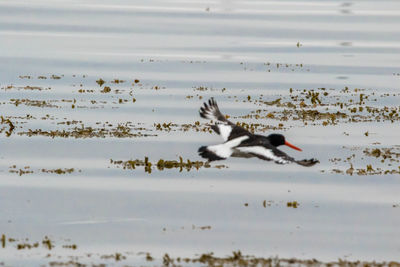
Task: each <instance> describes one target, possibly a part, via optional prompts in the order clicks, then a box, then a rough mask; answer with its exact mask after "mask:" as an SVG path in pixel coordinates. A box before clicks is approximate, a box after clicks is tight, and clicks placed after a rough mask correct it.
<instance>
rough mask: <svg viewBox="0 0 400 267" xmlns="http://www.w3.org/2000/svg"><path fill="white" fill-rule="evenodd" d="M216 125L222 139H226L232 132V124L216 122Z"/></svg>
mask: <svg viewBox="0 0 400 267" xmlns="http://www.w3.org/2000/svg"><path fill="white" fill-rule="evenodd" d="M217 127H218V130H219V134H220V135H221V137H222V139H223V140H224V141H226V140H228V137H229V135H230V134H231V132H232V126H231V125H227V124H218V125H217Z"/></svg>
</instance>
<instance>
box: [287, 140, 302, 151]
mask: <svg viewBox="0 0 400 267" xmlns="http://www.w3.org/2000/svg"><path fill="white" fill-rule="evenodd" d="M285 145H287V146H288V147H291V148H293V149H296V150H298V151H301V149H300V148H298V147H297V146H294V145H292V144H291V143H289V142H287V141H285Z"/></svg>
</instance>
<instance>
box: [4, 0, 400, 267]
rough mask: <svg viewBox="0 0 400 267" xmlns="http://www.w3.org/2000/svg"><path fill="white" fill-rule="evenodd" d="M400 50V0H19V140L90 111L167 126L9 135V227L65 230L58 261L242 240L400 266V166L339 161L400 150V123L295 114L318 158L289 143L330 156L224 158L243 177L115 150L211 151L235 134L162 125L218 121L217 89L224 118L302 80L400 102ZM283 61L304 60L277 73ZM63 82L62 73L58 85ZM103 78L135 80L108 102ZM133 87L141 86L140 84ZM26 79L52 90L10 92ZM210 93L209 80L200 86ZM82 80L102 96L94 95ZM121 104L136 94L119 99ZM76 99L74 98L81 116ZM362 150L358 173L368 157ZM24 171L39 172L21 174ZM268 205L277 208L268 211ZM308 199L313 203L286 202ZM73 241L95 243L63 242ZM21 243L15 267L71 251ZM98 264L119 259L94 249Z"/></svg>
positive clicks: (10, 250)
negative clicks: (204, 109) (207, 116)
mask: <svg viewBox="0 0 400 267" xmlns="http://www.w3.org/2000/svg"><path fill="white" fill-rule="evenodd" d="M298 42H299V43H300V44H301V46H300V47H297V46H296V44H297V43H298ZM399 52H400V2H398V1H228V0H226V1H204V2H203V1H4V0H3V1H1V2H0V87H2V88H3V89H1V91H0V115H2V116H22V117H25V116H26V115H27V114H30V115H32V116H33V117H35V118H36V119H31V120H26V119H21V120H20V121H21V122H25V123H23V124H16V127H17V128H16V131H17V132H18V131H27V130H28V129H43V130H47V129H61V130H62V129H66V126H64V125H59V124H57V123H58V122H63V121H65V120H82V121H83V123H84V124H85V125H86V126H96V122H102V123H104V122H106V121H108V122H111V123H112V124H113V125H116V124H117V123H119V122H127V121H130V122H132V123H133V124H135V125H136V124H138V123H143V126H144V127H147V128H149V129H152V130H151V131H150V132H148V133H152V134H157V136H154V137H137V138H110V137H107V138H87V139H75V138H54V139H53V138H50V137H36V136H33V137H27V136H25V135H23V136H20V135H17V134H15V133H14V134H12V135H11V136H10V137H6V135H5V133H4V132H2V133H1V134H0V213H1V216H0V229H1V232H0V234H5V235H7V236H8V237H14V238H20V239H21V238H29V239H30V240H31V241H35V240H42V238H43V237H44V236H49V237H51V238H52V239H53V240H55V242H56V245H58V247H57V248H56V252H54V255H62V256H63V257H64V258H63V259H66V258H67V256H69V255H84V254H85V253H100V254H101V253H106V254H110V253H114V252H135V253H137V252H139V251H146V252H150V253H151V254H152V255H153V256H157V257H160V256H161V255H162V254H163V253H170V254H171V255H173V256H193V255H195V254H198V253H205V252H214V253H215V254H216V255H220V256H224V255H228V254H230V253H231V252H232V251H233V250H238V249H240V250H241V251H242V252H243V253H245V254H251V255H257V256H263V257H269V256H279V257H297V258H307V259H309V258H317V259H319V260H336V259H338V258H346V259H355V260H378V261H381V260H386V261H387V260H399V259H400V257H399V256H398V255H400V230H399V229H400V228H399V223H400V207H393V205H398V204H400V195H399V189H400V177H399V174H392V175H370V176H358V175H353V176H349V175H346V174H335V173H332V172H331V170H332V169H333V168H336V167H337V166H336V165H334V164H333V163H332V162H331V161H329V159H332V158H335V157H342V158H345V157H348V156H350V155H351V154H352V153H357V155H361V154H362V153H361V151H362V150H363V149H365V148H370V147H373V143H376V142H380V146H381V147H390V146H393V145H398V140H399V131H400V127H399V125H398V121H397V122H395V123H391V122H388V121H386V122H364V123H356V124H350V123H342V124H338V125H329V126H326V127H324V126H321V125H317V126H312V125H309V126H306V127H304V126H302V124H301V123H299V122H298V121H291V120H289V121H288V122H285V123H284V124H285V125H286V126H290V128H289V129H287V130H285V131H280V132H283V133H284V134H285V135H286V136H287V138H288V140H290V141H291V142H292V143H294V144H296V145H298V146H299V147H301V148H302V149H303V150H304V152H302V153H299V152H295V151H294V150H292V151H289V150H288V149H284V150H285V151H286V152H288V153H290V154H291V155H293V156H295V157H297V158H310V157H317V158H318V159H319V160H320V161H321V163H320V164H319V165H316V166H315V167H312V168H303V167H300V166H295V165H287V166H280V165H276V164H272V163H269V162H263V161H260V160H257V159H247V160H246V159H229V160H227V161H225V162H221V164H225V165H227V166H228V168H226V169H216V168H210V169H200V170H199V171H193V170H192V171H190V172H186V171H183V172H182V173H180V172H178V171H177V170H167V171H162V172H160V171H157V170H154V171H153V173H152V174H150V175H149V174H147V173H145V172H144V170H143V169H142V168H139V169H137V170H122V169H120V168H116V167H115V166H113V165H112V164H110V159H114V160H129V159H143V158H144V157H145V156H148V157H149V158H150V159H151V160H153V161H157V160H158V159H160V158H164V159H177V158H178V156H182V157H183V158H184V159H190V160H201V159H200V157H198V156H197V149H198V147H199V146H200V145H205V144H214V143H217V142H219V141H220V139H219V137H218V136H217V135H215V134H209V133H201V132H195V131H192V130H190V131H188V132H183V131H179V130H177V131H171V132H160V131H155V130H154V127H153V124H154V123H163V122H174V123H179V124H182V123H188V124H194V122H195V121H200V122H202V123H204V122H205V121H204V120H202V119H200V118H199V116H198V109H199V107H200V105H201V104H202V102H203V101H205V100H206V99H208V98H209V97H211V96H213V97H215V98H216V99H217V101H218V103H219V105H220V107H221V109H222V110H223V111H224V112H225V113H227V114H229V115H231V116H240V115H245V114H248V113H249V112H251V111H253V110H255V109H256V108H258V107H257V106H255V105H254V104H252V103H249V102H243V101H242V100H245V99H247V96H248V95H250V96H251V97H252V98H253V99H254V98H258V97H259V96H260V95H263V96H262V97H263V98H265V99H267V100H273V99H275V98H276V97H277V96H279V95H283V96H288V94H289V88H293V89H313V88H321V87H326V88H333V89H335V90H340V89H342V88H344V87H346V86H347V87H349V88H366V89H368V90H372V91H373V92H376V93H377V94H383V93H387V92H388V93H389V92H390V93H392V94H393V93H395V94H398V93H399V89H400V88H399V84H400V76H399V75H398V73H399V72H400V54H399ZM265 63H271V65H270V66H268V65H265ZM277 63H281V64H293V65H294V66H295V65H296V64H302V67H285V65H283V66H280V67H279V68H277V67H275V65H276V64H277ZM268 69H269V70H270V72H268ZM52 74H55V75H60V76H61V75H62V77H61V79H58V80H54V79H49V77H50V76H51V75H52ZM20 75H30V76H32V78H31V79H21V78H19V76H20ZM40 75H44V76H46V77H48V78H47V79H45V80H42V79H38V78H37V77H38V76H40ZM73 75H76V76H73ZM83 75H85V76H83ZM99 78H102V79H104V80H106V81H110V80H112V79H115V78H118V79H122V80H126V81H127V82H126V83H123V84H118V85H116V84H110V83H108V84H106V85H109V86H110V87H111V88H112V89H116V88H118V89H120V90H121V94H115V93H111V94H102V93H100V92H99V90H100V87H99V86H98V85H97V84H96V83H95V81H96V80H97V79H99ZM134 79H139V80H140V83H141V84H142V86H140V88H139V86H138V85H135V86H132V85H131V84H132V83H133V80H134ZM80 84H82V86H80ZM9 85H13V86H27V85H30V86H42V87H51V89H50V90H42V91H35V90H32V91H30V90H17V89H16V88H13V89H10V90H5V89H4V87H7V86H9ZM154 86H159V87H161V89H159V90H154V89H151V88H153V87H154ZM199 86H205V87H208V88H209V90H207V91H195V90H194V89H193V88H195V87H199ZM80 88H83V89H86V90H87V89H92V90H94V92H93V93H82V94H81V93H78V90H79V89H80ZM132 88H133V89H132ZM222 88H226V91H222ZM130 91H132V95H129V92H130ZM197 95H200V96H202V97H203V98H202V99H199V97H198V96H197ZM186 96H194V97H193V98H189V99H188V98H186ZM234 96H236V97H237V99H239V100H240V101H239V102H235V101H234V100H235V99H236V98H234ZM132 97H134V98H135V99H136V102H134V103H133V102H132ZM17 98H20V99H37V100H56V101H58V102H53V103H54V104H55V105H57V107H34V106H26V105H24V104H19V105H14V104H13V103H12V101H11V99H17ZM120 98H122V99H127V100H128V102H126V103H124V104H119V103H118V101H119V99H120ZM61 99H66V100H71V101H73V100H75V101H76V103H75V105H76V108H74V109H72V108H71V105H72V102H60V100H61ZM91 100H95V101H97V103H96V104H91V103H90V101H91ZM101 101H103V102H101ZM374 105H375V106H378V107H379V106H381V107H382V106H384V105H391V106H395V107H398V96H397V97H393V98H391V97H388V98H379V99H378V101H377V102H376V103H375V104H374ZM47 114H48V115H49V116H50V118H51V119H41V118H42V117H44V116H46V115H47ZM233 120H235V121H236V120H237V119H233ZM278 122H279V121H276V120H275V121H271V122H269V121H267V120H263V121H262V123H264V124H268V123H271V124H273V125H277V123H278ZM366 131H369V132H370V133H371V134H370V135H369V136H368V137H366V136H365V135H364V133H365V132H366ZM343 132H346V133H348V134H349V135H348V136H347V135H344V134H343ZM343 146H346V147H348V148H344V147H343ZM356 147H358V148H359V149H358V150H355V151H352V150H351V149H349V148H356ZM357 160H358V161H356V162H355V164H356V165H357V166H358V167H365V166H366V164H368V163H369V161H368V159H360V158H357ZM14 164H15V165H17V166H18V168H23V167H24V166H30V169H32V170H34V171H35V173H33V174H25V175H22V176H18V174H14V173H10V172H9V170H10V166H12V165H14ZM374 164H375V162H374ZM396 164H397V165H396ZM396 164H394V168H395V167H397V166H398V165H399V164H398V163H396ZM339 166H340V164H339ZM341 167H343V168H344V169H346V168H348V166H347V165H345V164H344V163H342V165H341ZM42 168H46V169H57V168H75V169H76V170H81V172H78V171H75V172H73V173H71V174H65V175H57V174H47V173H46V174H43V173H41V172H40V171H39V172H38V171H37V170H40V169H42ZM343 168H342V169H343ZM321 170H324V171H325V172H324V173H322V172H321ZM264 200H267V201H273V204H272V205H271V206H270V207H269V206H267V207H266V208H264V207H263V205H262V203H263V201H264ZM294 200H296V201H297V202H299V203H300V206H299V208H297V209H293V208H287V207H286V203H287V202H289V201H294ZM244 203H248V204H249V206H248V207H245V206H244ZM193 225H194V226H195V228H194V229H193ZM201 226H211V229H210V230H200V229H199V228H198V227H201ZM164 228H165V229H164ZM65 239H70V240H71V242H72V243H76V244H77V245H78V250H76V251H72V250H65V249H64V250H63V249H62V248H60V246H61V245H62V244H64V243H65V241H64V240H65ZM67 243H68V242H67ZM13 246H15V245H12V244H9V245H8V246H7V247H6V248H5V249H1V248H0V255H1V256H0V262H2V261H4V262H6V263H13V264H20V265H23V264H27V263H33V262H41V263H46V262H48V261H51V260H54V257H55V256H54V257H53V258H52V257H50V258H49V259H47V258H45V256H46V255H47V253H48V251H45V250H21V251H20V250H16V249H15V247H13ZM133 258H134V257H132V258H130V257H128V259H127V260H126V261H125V262H124V261H123V262H122V263H129V262H130V261H133V262H135V260H134V259H133ZM92 260H93V262H95V263H96V262H104V261H105V262H107V261H106V260H102V259H100V258H99V257H97V258H94V259H89V260H88V259H87V258H84V259H82V261H89V262H90V261H92Z"/></svg>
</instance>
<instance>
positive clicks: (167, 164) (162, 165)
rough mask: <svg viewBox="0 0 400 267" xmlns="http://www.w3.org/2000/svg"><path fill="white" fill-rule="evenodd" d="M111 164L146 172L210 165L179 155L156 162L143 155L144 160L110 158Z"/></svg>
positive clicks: (219, 166)
mask: <svg viewBox="0 0 400 267" xmlns="http://www.w3.org/2000/svg"><path fill="white" fill-rule="evenodd" d="M110 163H111V164H112V165H115V166H117V168H122V169H124V170H126V169H127V170H136V169H137V168H138V167H143V168H144V171H145V172H146V173H149V174H150V173H151V172H152V171H153V170H158V171H164V170H169V169H177V170H179V172H182V171H183V170H186V171H191V170H199V169H201V168H211V167H212V166H211V165H210V164H209V163H208V162H206V161H191V160H189V159H187V160H183V158H182V157H179V160H165V159H159V160H158V161H156V162H151V161H150V160H149V158H148V157H145V158H144V160H141V159H136V160H126V161H123V160H113V159H111V160H110ZM213 167H214V168H219V169H220V168H227V167H226V166H225V165H216V166H213Z"/></svg>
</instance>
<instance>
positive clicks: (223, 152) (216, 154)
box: [198, 98, 319, 167]
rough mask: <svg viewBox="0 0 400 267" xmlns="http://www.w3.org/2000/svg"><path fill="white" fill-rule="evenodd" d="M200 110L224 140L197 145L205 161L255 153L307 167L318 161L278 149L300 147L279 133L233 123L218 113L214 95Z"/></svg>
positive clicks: (252, 155)
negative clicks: (253, 131) (264, 131)
mask: <svg viewBox="0 0 400 267" xmlns="http://www.w3.org/2000/svg"><path fill="white" fill-rule="evenodd" d="M199 113H200V117H202V118H204V119H209V120H213V121H215V124H213V125H211V128H212V129H213V130H214V131H215V132H216V133H217V134H219V135H220V136H221V137H222V139H223V140H224V143H222V144H217V145H209V146H201V147H200V148H199V150H198V153H199V155H200V156H201V157H202V158H205V159H207V160H208V161H215V160H225V159H227V158H229V157H240V158H252V157H257V158H259V159H262V160H266V161H273V162H275V163H277V164H288V163H297V164H299V165H302V166H306V167H310V166H313V165H315V164H317V163H319V161H318V160H317V159H314V158H312V159H303V160H296V159H294V158H293V157H290V156H289V155H287V154H286V153H285V152H283V151H281V150H279V149H278V147H279V146H281V145H286V146H288V147H290V148H292V149H295V150H298V151H302V150H301V149H300V148H298V147H296V146H294V145H292V144H291V143H289V142H288V141H286V139H285V137H284V136H283V135H282V134H275V133H274V134H270V135H268V136H263V135H259V134H253V133H251V132H249V131H247V130H246V129H244V128H243V127H240V126H238V125H236V124H234V123H232V122H231V121H229V120H228V119H227V118H226V117H225V116H224V115H223V114H222V113H221V111H220V110H219V107H218V105H217V102H216V101H215V100H214V98H210V99H209V100H208V103H207V102H204V104H203V106H202V107H201V108H200V110H199Z"/></svg>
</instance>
